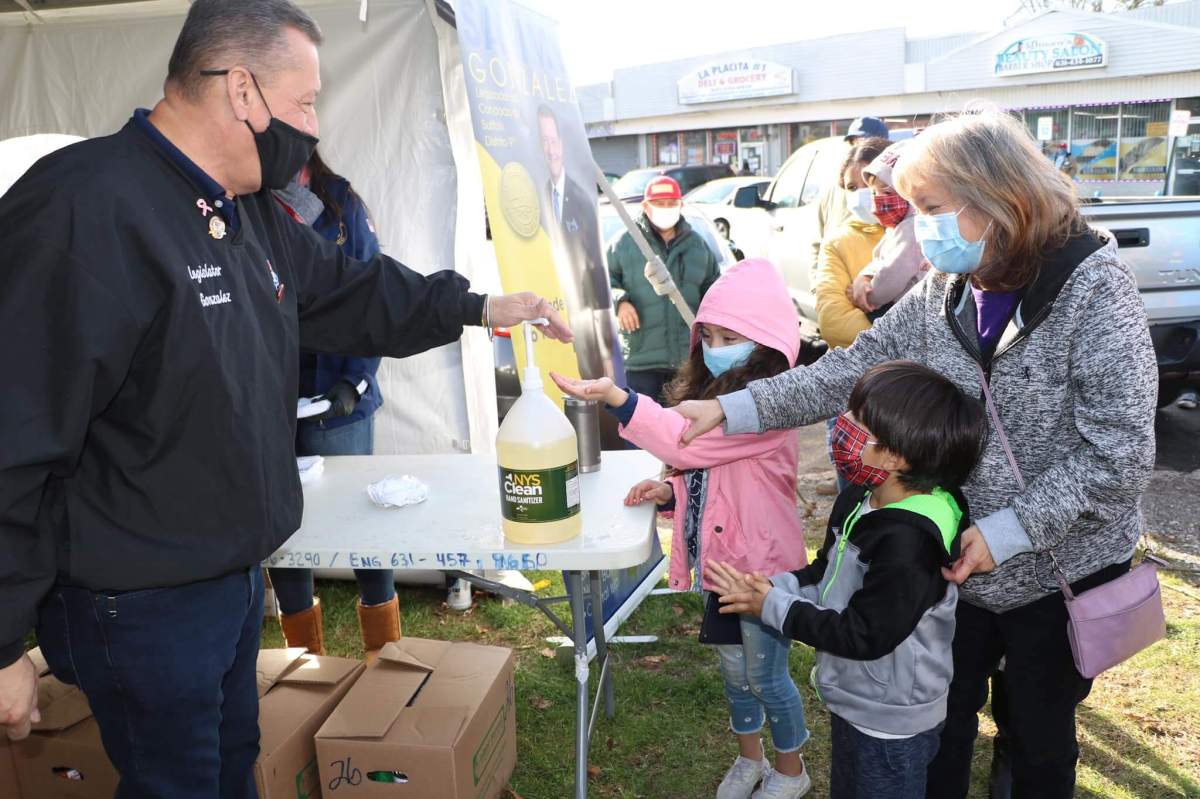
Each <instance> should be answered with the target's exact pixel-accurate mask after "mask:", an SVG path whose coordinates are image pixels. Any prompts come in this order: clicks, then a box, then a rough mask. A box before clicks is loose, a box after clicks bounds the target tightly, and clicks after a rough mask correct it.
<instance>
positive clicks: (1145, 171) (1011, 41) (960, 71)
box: [578, 0, 1200, 196]
mask: <svg viewBox="0 0 1200 799" xmlns="http://www.w3.org/2000/svg"><path fill="white" fill-rule="evenodd" d="M864 62H869V63H870V64H871V69H870V70H869V71H866V70H863V69H862V67H861V65H862V64H863V63H864ZM578 93H579V97H580V104H581V108H582V111H583V115H584V122H585V123H586V124H587V128H588V133H589V136H590V138H591V141H592V146H593V152H594V154H595V156H596V159H597V162H598V163H599V164H600V165H601V166H602V167H604V168H605V169H606V170H608V171H612V172H617V173H623V172H625V171H627V170H629V169H632V168H635V167H639V166H652V165H657V164H703V163H716V162H721V163H729V164H730V165H731V166H733V167H734V169H735V171H741V170H748V171H749V172H751V173H754V174H768V175H769V174H774V173H775V171H777V170H778V168H779V167H780V166H781V165H782V164H783V162H784V161H785V160H786V159H787V157H788V156H789V155H790V154H791V153H793V152H794V151H795V150H796V149H798V148H799V147H801V146H803V145H804V144H807V143H808V142H811V141H815V140H817V139H820V138H824V137H826V136H838V135H843V134H844V133H845V132H846V129H847V128H848V126H849V124H850V121H851V120H852V119H854V118H855V117H858V116H876V117H880V118H881V119H883V120H884V121H885V122H886V123H887V124H888V126H889V128H891V129H892V130H893V131H902V130H920V129H921V128H923V127H926V126H928V125H929V124H931V123H932V122H936V121H937V120H938V119H939V118H940V117H942V116H943V115H946V114H952V113H955V112H958V111H961V110H963V109H964V108H965V107H967V106H968V105H969V104H970V103H971V102H973V101H981V102H984V103H987V104H990V105H993V106H996V107H1000V108H1003V109H1006V110H1008V111H1010V112H1012V113H1014V114H1017V115H1018V116H1020V117H1021V118H1022V119H1023V120H1024V122H1025V124H1026V125H1027V126H1028V127H1029V130H1030V133H1031V134H1033V135H1034V136H1035V137H1036V138H1037V139H1038V140H1039V141H1040V142H1041V143H1042V147H1043V151H1044V152H1045V153H1046V155H1047V157H1048V158H1051V159H1053V160H1055V162H1056V163H1057V164H1059V166H1060V167H1061V168H1062V169H1063V171H1064V172H1067V173H1068V174H1071V175H1072V176H1073V177H1074V178H1075V180H1076V181H1077V183H1078V185H1079V191H1080V194H1082V195H1085V196H1092V195H1103V196H1116V195H1149V194H1155V193H1160V192H1168V191H1171V192H1173V193H1193V192H1195V193H1200V0H1187V2H1181V3H1172V4H1168V5H1164V6H1156V7H1150V8H1145V9H1139V10H1137V11H1132V12H1125V13H1120V14H1097V13H1090V12H1080V11H1066V10H1054V11H1045V12H1042V13H1040V14H1038V15H1036V16H1033V17H1030V18H1028V19H1025V20H1023V21H1021V22H1018V23H1016V24H1013V25H1011V26H1010V27H1008V28H1005V29H1004V30H1001V31H995V32H990V33H981V34H962V35H958V36H948V37H941V38H936V39H907V38H906V37H905V32H904V30H903V29H902V28H892V29H885V30H878V31H869V32H865V33H860V34H851V35H846V36H837V37H830V38H825V39H814V40H807V41H798V42H793V43H789V44H783V45H774V46H770V47H762V48H756V49H753V50H749V51H744V52H737V53H727V54H720V55H714V56H708V57H699V58H693V59H687V60H683V61H674V62H668V63H664V64H653V65H648V66H643V67H632V68H629V69H621V70H618V71H617V72H616V73H615V74H614V77H613V81H612V82H611V83H608V84H601V85H597V86H585V87H581V88H580V89H579V92H578ZM1189 187H1190V188H1189Z"/></svg>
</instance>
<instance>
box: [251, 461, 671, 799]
mask: <svg viewBox="0 0 1200 799" xmlns="http://www.w3.org/2000/svg"><path fill="white" fill-rule="evenodd" d="M324 466H325V468H324V473H323V474H321V475H320V476H319V477H317V478H316V479H315V480H314V481H313V482H311V483H310V484H308V485H306V486H305V487H304V521H303V524H302V526H301V528H300V529H299V530H298V531H297V532H296V534H295V535H293V536H292V537H291V538H290V539H288V540H287V542H286V543H285V544H284V545H283V546H282V547H281V548H280V549H279V551H278V552H276V553H275V554H274V555H272V556H271V557H270V558H269V559H268V560H267V562H266V565H267V566H270V567H272V568H289V567H290V568H321V569H326V568H344V567H349V568H369V569H438V570H442V571H446V572H449V573H450V574H451V576H455V577H461V578H463V579H465V580H468V581H469V582H471V583H472V584H474V585H477V586H479V587H480V588H483V589H485V590H488V591H491V592H494V593H497V594H501V595H503V596H506V597H510V598H512V599H514V600H516V601H518V602H521V603H523V604H525V605H528V606H530V607H534V608H537V609H538V610H539V611H541V612H542V613H543V614H545V615H546V616H547V617H548V618H549V619H550V621H551V622H553V623H554V625H555V626H556V627H558V628H559V629H560V630H562V632H563V633H564V634H565V635H567V636H568V637H569V638H570V639H571V640H572V641H573V642H574V644H575V679H576V714H575V796H576V797H577V799H584V797H586V796H587V779H588V775H587V755H588V744H589V742H590V739H591V731H592V727H593V725H594V724H595V720H596V714H597V712H598V709H599V704H600V697H601V695H603V696H604V699H605V703H604V704H605V710H606V714H607V715H608V716H609V717H612V715H613V713H614V712H615V708H616V705H615V699H614V695H613V684H612V678H611V675H610V673H609V658H608V646H607V641H606V635H605V629H604V611H603V596H602V591H601V579H600V577H601V573H602V572H604V571H607V570H617V569H628V568H631V567H634V566H639V565H641V564H643V563H645V562H646V561H647V560H648V559H649V558H650V556H651V551H652V550H651V542H652V536H654V535H655V534H656V533H655V527H654V513H653V506H652V505H644V506H641V507H637V508H627V507H625V505H624V503H623V500H624V498H625V495H626V494H627V493H628V491H629V489H630V488H631V487H632V486H633V484H634V483H635V482H637V481H638V480H641V479H644V478H647V477H653V476H655V475H656V474H657V473H658V471H659V469H660V468H661V467H660V464H659V462H658V460H657V459H655V458H654V457H653V456H651V455H648V454H646V453H645V452H641V451H636V450H631V451H622V452H605V453H604V454H603V463H602V468H601V469H600V471H598V472H594V473H592V474H584V475H580V490H581V500H580V501H581V505H582V512H583V532H582V534H580V535H579V536H577V537H576V538H574V539H572V540H570V541H567V542H565V543H562V544H555V545H549V546H523V545H520V544H514V543H511V542H509V541H507V540H506V539H505V538H504V534H503V532H502V530H501V527H500V490H499V476H498V471H497V467H496V461H495V458H493V457H491V456H479V455H396V456H341V457H329V458H326V459H325V464H324ZM390 474H396V475H399V474H410V475H412V476H413V477H416V478H417V479H419V480H420V481H421V482H423V483H425V484H426V485H427V486H429V498H428V499H427V500H425V501H424V502H422V503H421V504H419V505H411V506H409V507H406V508H400V509H394V508H392V509H385V508H380V507H377V506H376V505H374V504H373V503H372V502H371V500H370V499H369V498H368V497H367V493H366V487H367V485H368V484H370V483H373V482H375V481H377V480H380V479H382V478H384V477H386V476H387V475H390ZM484 569H525V570H531V569H538V570H555V571H562V572H563V576H564V580H565V582H566V585H567V588H568V591H567V596H561V597H546V598H543V597H538V596H536V595H535V594H533V593H532V592H529V591H522V590H519V589H513V588H510V587H508V586H505V585H501V584H499V583H495V582H492V581H490V580H485V579H483V578H482V577H480V576H479V575H477V574H473V573H471V572H472V571H482V570H484ZM589 600H590V601H591V603H592V630H593V636H594V638H595V642H596V659H597V661H598V663H599V666H600V676H599V680H598V683H597V686H596V697H595V703H594V704H593V706H592V708H591V713H590V714H589V712H588V700H589V686H588V678H589V665H588V663H589V657H588V636H587V629H586V625H585V622H584V614H585V607H586V606H585V602H587V601H589ZM563 603H567V604H569V605H570V608H571V624H570V626H568V625H567V623H566V621H565V620H564V619H563V618H561V617H560V616H559V614H557V613H556V612H555V611H554V606H555V605H560V604H563Z"/></svg>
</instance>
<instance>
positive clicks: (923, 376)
mask: <svg viewBox="0 0 1200 799" xmlns="http://www.w3.org/2000/svg"><path fill="white" fill-rule="evenodd" d="M850 412H851V413H852V414H854V418H855V419H857V420H858V421H860V422H861V423H862V424H863V425H864V426H866V428H867V429H868V430H870V431H871V435H873V436H874V437H875V440H876V441H878V442H879V446H881V447H883V448H885V449H887V450H889V451H890V452H894V453H895V454H897V455H899V456H900V457H902V458H904V460H906V461H908V469H907V471H903V472H898V473H897V475H896V476H897V477H898V478H899V479H900V483H901V484H902V485H903V486H904V487H905V488H907V489H909V490H910V491H930V490H932V489H934V488H943V489H946V490H950V491H953V490H956V489H958V488H961V487H962V484H963V483H965V482H966V481H967V477H969V476H970V474H971V472H972V471H973V470H974V469H975V465H976V464H977V463H978V462H979V459H980V457H982V455H983V448H984V444H985V442H986V439H987V420H986V418H985V417H984V413H983V407H982V406H981V405H980V404H979V401H978V400H976V399H974V398H972V397H968V396H967V395H966V394H964V393H963V392H962V391H960V390H959V388H958V386H956V385H954V383H952V382H950V380H949V379H947V378H946V377H943V376H942V375H940V374H938V373H937V372H935V371H934V370H932V369H930V368H929V367H927V366H922V365H921V364H918V363H913V362H912V361H889V362H888V363H882V364H880V365H878V366H876V367H874V368H872V369H870V370H869V371H868V372H867V373H866V374H864V375H863V376H862V377H861V378H859V381H858V383H856V384H855V386H854V390H853V391H852V392H851V393H850Z"/></svg>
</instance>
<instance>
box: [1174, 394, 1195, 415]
mask: <svg viewBox="0 0 1200 799" xmlns="http://www.w3.org/2000/svg"><path fill="white" fill-rule="evenodd" d="M1197 404H1200V396H1197V394H1196V392H1195V391H1185V392H1183V395H1182V396H1180V397H1179V399H1177V400H1175V405H1176V406H1178V407H1180V408H1183V409H1184V410H1185V411H1194V410H1196V405H1197Z"/></svg>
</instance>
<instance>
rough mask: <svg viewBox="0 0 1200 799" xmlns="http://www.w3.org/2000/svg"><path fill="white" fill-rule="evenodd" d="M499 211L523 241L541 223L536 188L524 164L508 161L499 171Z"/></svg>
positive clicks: (529, 237)
mask: <svg viewBox="0 0 1200 799" xmlns="http://www.w3.org/2000/svg"><path fill="white" fill-rule="evenodd" d="M500 210H501V211H502V212H503V213H504V221H505V222H507V223H508V226H509V227H510V228H512V229H513V232H514V233H516V234H517V235H518V236H520V237H521V238H523V239H531V238H533V236H534V234H536V233H537V231H538V227H539V226H540V225H541V223H542V217H541V208H540V207H539V205H538V196H537V187H536V186H534V185H533V178H531V177H530V176H529V170H527V169H526V168H525V165H524V164H521V163H519V162H517V161H509V162H508V163H507V164H505V165H504V168H503V169H502V170H500Z"/></svg>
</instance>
